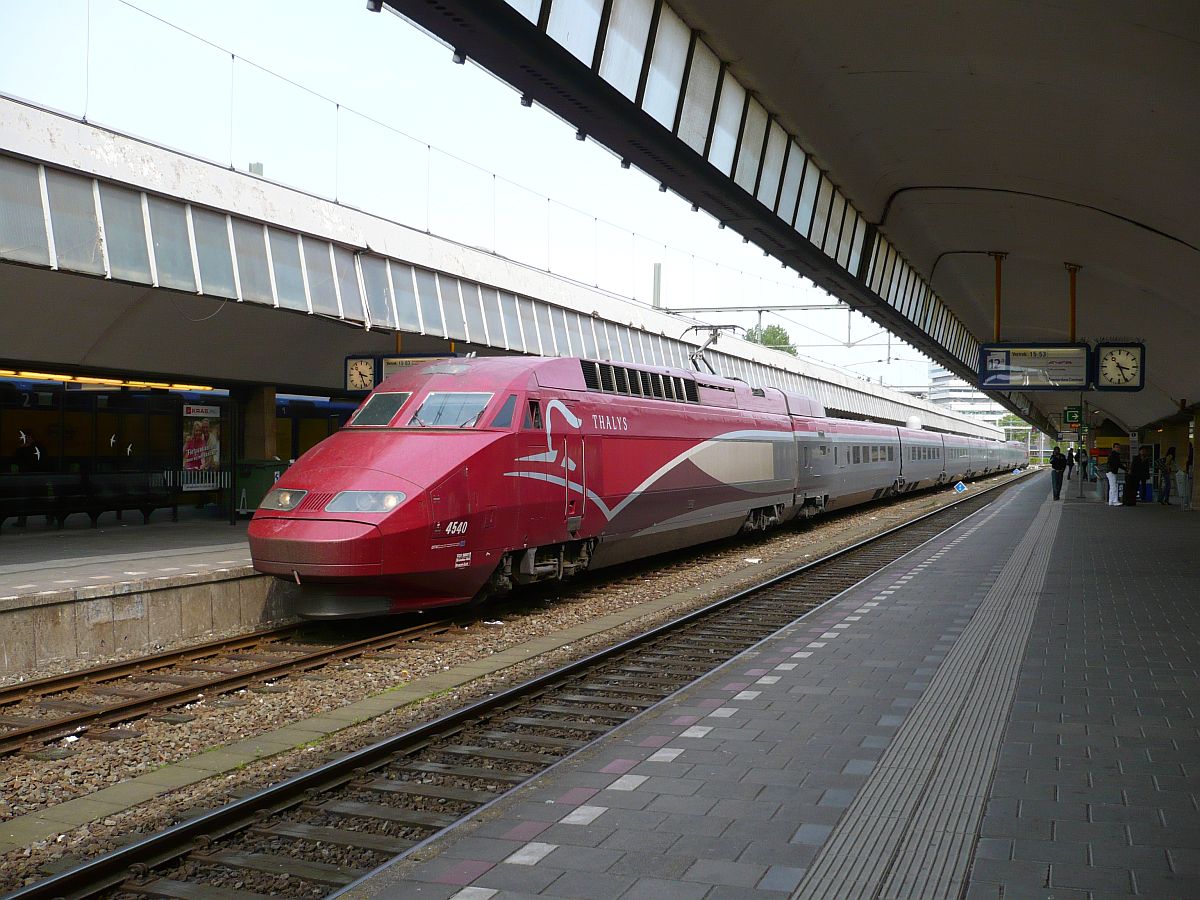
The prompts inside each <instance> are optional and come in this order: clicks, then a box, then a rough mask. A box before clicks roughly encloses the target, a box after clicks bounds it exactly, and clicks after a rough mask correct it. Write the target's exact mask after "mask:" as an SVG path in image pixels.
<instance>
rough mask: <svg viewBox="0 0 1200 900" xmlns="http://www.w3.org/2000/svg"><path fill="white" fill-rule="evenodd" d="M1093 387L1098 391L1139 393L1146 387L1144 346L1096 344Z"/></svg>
mask: <svg viewBox="0 0 1200 900" xmlns="http://www.w3.org/2000/svg"><path fill="white" fill-rule="evenodd" d="M1095 354H1096V357H1095V358H1096V362H1095V369H1094V371H1095V373H1096V379H1095V385H1096V390H1098V391H1140V390H1141V389H1142V388H1143V387H1145V386H1146V345H1145V344H1134V343H1120V344H1097V345H1096V350H1095Z"/></svg>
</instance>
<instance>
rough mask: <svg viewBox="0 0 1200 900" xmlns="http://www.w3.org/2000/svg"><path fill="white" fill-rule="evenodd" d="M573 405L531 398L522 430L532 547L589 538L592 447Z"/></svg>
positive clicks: (524, 497)
mask: <svg viewBox="0 0 1200 900" xmlns="http://www.w3.org/2000/svg"><path fill="white" fill-rule="evenodd" d="M575 407H576V404H575V401H573V400H563V399H558V398H554V399H542V398H537V397H528V398H527V400H526V408H525V413H524V416H525V418H524V422H523V423H522V426H521V433H520V442H519V445H518V446H519V448H520V450H519V452H520V459H519V462H520V463H521V464H522V468H523V470H525V471H527V472H528V473H529V474H528V477H525V478H522V479H521V486H520V491H521V494H520V508H521V510H522V512H523V514H524V516H525V518H526V521H527V525H528V532H529V536H528V537H527V541H528V543H530V544H547V543H555V542H558V541H563V540H570V539H572V538H574V537H576V536H578V535H579V534H581V533H584V528H585V527H586V525H588V524H591V523H585V521H584V517H585V516H586V515H588V513H587V508H588V507H587V504H586V502H585V498H586V492H587V466H588V459H587V448H586V446H585V442H584V439H583V434H582V432H581V431H580V427H581V426H582V424H583V422H582V420H581V419H580V417H579V416H578V414H577V412H576V409H575Z"/></svg>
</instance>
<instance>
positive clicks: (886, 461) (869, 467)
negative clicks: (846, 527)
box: [825, 419, 900, 510]
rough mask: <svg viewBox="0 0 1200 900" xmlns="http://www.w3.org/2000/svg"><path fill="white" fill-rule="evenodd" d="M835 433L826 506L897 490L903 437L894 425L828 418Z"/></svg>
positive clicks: (838, 506) (840, 506)
mask: <svg viewBox="0 0 1200 900" xmlns="http://www.w3.org/2000/svg"><path fill="white" fill-rule="evenodd" d="M825 423H826V427H827V428H828V429H829V433H830V434H831V435H832V436H833V437H832V443H833V477H832V478H831V479H830V496H829V499H828V500H827V501H826V503H825V508H826V509H831V510H832V509H843V508H845V507H847V506H854V505H855V504H858V503H866V502H868V501H870V500H878V499H879V498H880V497H883V496H887V495H889V494H892V493H894V492H895V489H896V485H897V484H898V482H899V480H900V438H899V436H898V434H897V431H896V427H895V426H894V425H879V424H876V423H875V422H860V421H856V420H851V419H826V420H825Z"/></svg>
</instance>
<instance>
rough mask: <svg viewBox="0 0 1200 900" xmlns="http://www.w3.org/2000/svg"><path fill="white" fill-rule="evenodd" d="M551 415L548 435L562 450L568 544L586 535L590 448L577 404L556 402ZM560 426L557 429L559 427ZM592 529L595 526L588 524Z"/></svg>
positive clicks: (565, 522)
mask: <svg viewBox="0 0 1200 900" xmlns="http://www.w3.org/2000/svg"><path fill="white" fill-rule="evenodd" d="M553 403H554V407H553V409H551V410H549V414H550V415H552V416H554V418H555V421H554V422H553V423H552V424H551V430H550V432H549V433H551V434H553V435H554V440H555V442H556V443H557V444H558V446H560V447H561V448H562V460H561V462H560V463H559V465H561V466H562V477H563V481H564V484H563V503H562V516H563V522H564V524H565V527H566V532H567V533H566V537H567V539H568V540H572V539H574V538H577V537H579V536H580V535H581V534H586V533H587V531H586V529H585V523H584V517H585V516H587V515H588V503H587V484H588V478H587V475H588V471H587V465H588V459H587V444H586V442H585V441H584V437H583V432H582V431H581V430H580V429H581V426H582V425H583V421H582V419H581V418H580V417H579V415H578V408H577V405H576V403H575V401H574V400H561V401H553ZM556 426H557V427H556ZM587 524H588V525H591V524H592V523H590V522H589V523H587Z"/></svg>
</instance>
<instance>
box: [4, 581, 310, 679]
mask: <svg viewBox="0 0 1200 900" xmlns="http://www.w3.org/2000/svg"><path fill="white" fill-rule="evenodd" d="M285 587H286V585H280V584H279V582H278V581H277V579H274V578H272V577H269V576H266V575H260V574H258V573H257V572H255V571H254V570H253V569H251V568H250V567H249V566H246V567H244V568H238V569H234V570H229V571H227V572H224V573H221V574H219V575H199V576H181V577H175V578H156V579H153V580H149V581H139V582H128V583H124V584H120V585H116V586H115V587H114V586H113V585H105V586H95V587H89V588H81V589H79V590H75V591H55V592H53V593H43V594H35V595H32V596H28V597H17V598H13V599H8V600H5V601H2V602H0V674H15V673H19V672H26V671H30V670H33V669H37V668H39V667H41V666H44V665H47V664H50V663H54V662H55V661H59V660H64V659H72V660H78V661H81V662H82V661H86V660H89V659H101V658H106V657H109V656H113V655H116V654H120V653H125V652H144V651H152V650H154V649H156V648H159V647H166V646H169V645H174V644H177V643H178V642H179V641H180V640H187V639H189V638H199V637H203V636H204V635H206V634H210V633H213V632H222V631H230V630H234V629H237V628H246V629H254V628H262V627H266V626H269V625H274V624H282V623H284V622H287V621H290V620H291V619H292V618H294V617H293V616H292V615H291V604H290V603H289V602H288V601H287V599H286V591H284V590H282V589H281V588H285Z"/></svg>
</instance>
